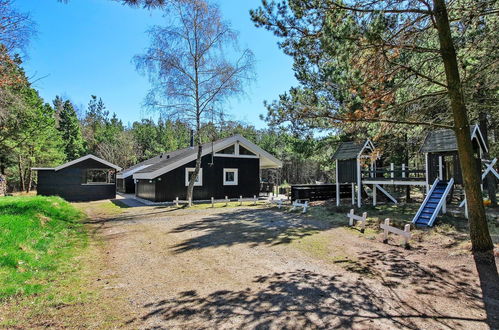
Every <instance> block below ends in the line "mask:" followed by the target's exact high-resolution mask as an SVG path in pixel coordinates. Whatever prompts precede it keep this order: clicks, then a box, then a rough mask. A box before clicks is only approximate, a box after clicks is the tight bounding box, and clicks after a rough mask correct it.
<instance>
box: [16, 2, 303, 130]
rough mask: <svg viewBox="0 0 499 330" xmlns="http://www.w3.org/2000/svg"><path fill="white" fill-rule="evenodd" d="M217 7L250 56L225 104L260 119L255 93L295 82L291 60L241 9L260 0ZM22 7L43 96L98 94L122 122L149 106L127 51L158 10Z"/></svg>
mask: <svg viewBox="0 0 499 330" xmlns="http://www.w3.org/2000/svg"><path fill="white" fill-rule="evenodd" d="M216 3H218V4H219V5H220V8H221V10H222V14H223V16H224V18H225V19H227V20H229V21H230V22H231V24H232V26H233V28H234V29H235V30H237V31H239V33H240V37H239V43H240V46H241V47H247V48H250V49H251V50H252V51H253V52H254V54H255V57H256V61H257V63H256V74H257V78H256V81H255V82H254V83H253V84H252V85H251V86H250V87H249V88H248V89H247V95H246V96H243V97H239V98H234V99H233V100H232V101H231V102H230V104H227V107H226V109H227V113H228V114H229V115H230V116H231V118H232V119H236V120H241V121H244V122H247V123H251V124H253V125H255V126H256V127H257V128H262V127H265V123H264V122H263V121H261V120H260V119H259V115H260V114H265V113H266V109H265V108H264V106H263V101H264V100H268V101H272V100H274V99H276V98H277V97H278V95H279V94H280V93H282V92H284V91H286V90H288V89H289V87H291V86H293V85H296V80H295V78H294V76H293V71H292V60H291V58H289V57H287V56H286V55H284V54H283V53H282V51H281V50H280V49H278V47H277V41H278V40H277V38H275V37H274V36H273V35H272V33H271V32H268V31H265V30H264V29H261V28H256V27H255V26H254V25H253V23H252V22H251V20H250V18H249V10H250V9H251V8H256V7H258V6H259V4H260V0H244V1H240V0H218V1H216ZM16 6H17V7H19V9H21V10H22V11H25V12H29V13H30V14H31V17H32V19H33V20H34V21H35V22H36V24H37V31H38V34H37V36H36V37H35V38H34V40H33V41H32V43H31V45H30V47H29V53H28V56H29V57H28V58H27V59H26V61H25V63H24V67H25V69H26V72H27V74H28V76H29V77H30V78H31V81H34V87H35V88H36V89H38V90H39V91H40V94H41V96H42V97H43V98H44V99H45V100H46V101H48V102H51V100H52V99H53V98H54V97H55V96H56V95H62V96H64V97H67V98H69V99H71V100H72V101H73V103H75V105H76V106H77V107H79V108H85V106H86V104H87V103H88V101H89V99H90V95H92V94H93V95H97V96H99V97H102V99H103V100H104V103H105V104H106V106H107V108H108V110H109V111H111V112H116V113H117V115H118V117H120V118H121V119H122V120H123V122H124V123H125V124H128V123H131V122H133V121H135V120H139V119H141V118H144V117H153V118H156V117H157V114H154V113H151V112H148V111H146V110H144V109H143V108H142V106H141V105H142V102H143V99H144V96H145V95H146V93H147V91H148V89H149V88H150V85H149V82H148V80H147V78H146V77H143V76H141V75H140V74H139V73H138V72H136V70H135V67H134V65H133V64H132V62H131V59H132V57H133V56H134V55H136V54H140V53H142V52H143V51H144V49H145V48H146V47H147V46H148V44H149V40H148V37H147V35H146V33H145V31H146V30H147V29H148V27H149V26H151V25H155V24H161V22H162V17H161V13H160V12H159V11H147V10H143V9H136V8H135V9H134V8H129V7H126V6H122V5H121V4H119V3H116V2H114V1H110V0H70V1H69V2H68V3H67V4H64V3H60V2H58V1H57V0H43V1H42V0H17V2H16Z"/></svg>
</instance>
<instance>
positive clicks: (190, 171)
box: [185, 167, 203, 187]
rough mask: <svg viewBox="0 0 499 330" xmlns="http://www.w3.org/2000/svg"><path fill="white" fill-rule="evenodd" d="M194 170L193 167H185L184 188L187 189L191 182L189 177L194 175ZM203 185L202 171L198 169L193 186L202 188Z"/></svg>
mask: <svg viewBox="0 0 499 330" xmlns="http://www.w3.org/2000/svg"><path fill="white" fill-rule="evenodd" d="M195 170H196V169H195V168H194V167H187V168H186V169H185V186H186V187H187V186H188V185H189V181H190V180H191V177H192V176H193V175H194V171H195ZM202 185H203V169H202V168H200V169H199V173H198V177H197V178H196V181H194V186H202Z"/></svg>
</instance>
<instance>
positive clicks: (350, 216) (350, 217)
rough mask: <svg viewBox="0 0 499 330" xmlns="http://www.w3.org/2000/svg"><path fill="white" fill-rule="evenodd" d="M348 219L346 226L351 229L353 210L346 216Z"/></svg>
mask: <svg viewBox="0 0 499 330" xmlns="http://www.w3.org/2000/svg"><path fill="white" fill-rule="evenodd" d="M348 218H349V220H348V225H349V226H350V227H352V226H353V209H350V214H349V215H348Z"/></svg>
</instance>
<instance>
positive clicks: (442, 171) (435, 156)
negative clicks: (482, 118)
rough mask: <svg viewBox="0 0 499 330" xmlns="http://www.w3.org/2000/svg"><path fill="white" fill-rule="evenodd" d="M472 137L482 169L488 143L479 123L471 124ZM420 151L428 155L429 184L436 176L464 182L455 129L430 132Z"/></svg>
mask: <svg viewBox="0 0 499 330" xmlns="http://www.w3.org/2000/svg"><path fill="white" fill-rule="evenodd" d="M470 138H471V141H472V144H473V152H474V154H475V158H476V161H477V164H478V169H479V170H480V171H481V158H482V154H483V153H484V152H486V151H487V144H486V142H485V139H484V137H483V135H482V132H481V131H480V127H479V126H478V125H472V126H470ZM420 151H421V152H422V153H424V154H425V157H426V180H427V183H428V184H430V185H431V184H432V183H433V182H434V181H435V179H436V178H440V179H441V180H445V181H448V180H450V179H451V178H454V183H455V184H463V176H462V172H461V166H460V164H459V156H458V152H457V141H456V135H455V133H454V131H453V130H451V129H440V130H435V131H431V132H429V133H428V134H427V135H426V138H425V140H424V142H423V145H422V146H421V149H420Z"/></svg>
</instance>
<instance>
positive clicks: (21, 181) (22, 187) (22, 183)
mask: <svg viewBox="0 0 499 330" xmlns="http://www.w3.org/2000/svg"><path fill="white" fill-rule="evenodd" d="M17 159H18V162H17V168H18V171H19V186H20V187H19V188H20V189H19V191H24V190H25V188H26V185H25V180H24V179H25V178H24V171H23V166H22V159H21V155H19V156H18V158H17Z"/></svg>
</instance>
